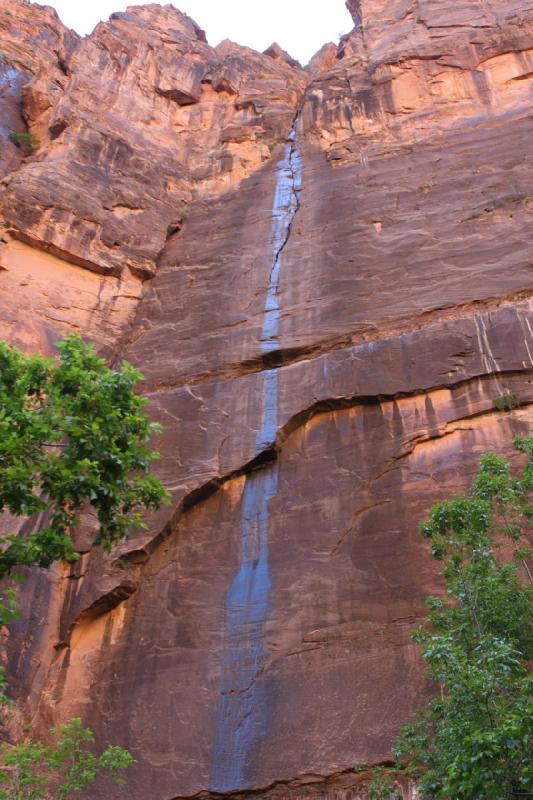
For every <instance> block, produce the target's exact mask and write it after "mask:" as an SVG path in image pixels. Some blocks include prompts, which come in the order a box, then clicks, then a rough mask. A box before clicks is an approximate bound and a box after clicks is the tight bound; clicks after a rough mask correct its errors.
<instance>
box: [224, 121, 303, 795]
mask: <svg viewBox="0 0 533 800" xmlns="http://www.w3.org/2000/svg"><path fill="white" fill-rule="evenodd" d="M298 117H299V113H297V114H296V116H295V118H294V120H293V123H292V126H291V129H290V132H289V136H288V139H287V144H286V145H285V149H284V152H283V156H282V158H281V160H280V161H279V163H278V166H277V170H276V189H275V193H274V202H273V208H272V248H273V259H272V269H271V272H270V277H269V282H268V288H267V296H266V301H265V310H264V320H263V331H262V336H261V350H262V352H263V353H272V352H273V351H275V350H278V349H279V320H280V304H279V285H280V277H281V268H282V254H283V250H284V249H285V247H286V245H287V243H288V241H289V238H290V235H291V227H292V223H293V221H294V217H295V215H296V213H297V211H298V208H299V205H300V201H299V192H300V189H301V184H302V164H301V156H300V153H299V151H298V146H297V125H298ZM262 407H263V410H262V419H261V428H260V430H259V433H258V435H257V441H256V450H257V453H261V452H262V451H264V450H265V449H266V448H268V447H272V446H273V444H274V443H275V441H276V433H277V422H278V370H277V369H271V370H267V371H266V372H265V374H264V377H263V398H262ZM277 489H278V465H277V463H275V462H274V463H273V464H270V465H269V466H267V467H266V468H264V469H261V470H258V471H254V472H252V473H250V475H247V476H246V483H245V487H244V494H243V498H242V511H241V523H240V535H241V550H240V558H239V569H238V571H237V574H236V575H235V577H234V579H233V581H232V583H231V586H230V587H229V589H228V591H227V593H226V596H225V601H224V623H223V631H224V642H223V653H222V678H221V692H220V697H219V701H218V705H217V711H216V729H215V741H214V749H213V756H212V764H211V777H210V787H211V789H212V790H213V791H217V792H231V791H234V790H236V789H244V788H247V787H248V786H250V785H251V780H250V777H249V767H250V762H251V758H252V757H253V753H254V750H255V748H256V746H257V745H258V744H259V742H260V741H261V740H262V738H263V737H264V736H265V734H266V730H267V725H268V707H269V698H268V696H267V691H268V690H267V686H266V684H265V683H264V682H263V681H258V680H256V677H257V675H258V673H259V672H260V671H261V670H262V668H263V666H264V663H265V660H266V656H267V653H266V648H265V641H264V628H265V623H266V619H267V616H268V611H269V600H270V589H271V580H270V570H269V563H268V528H269V504H270V501H271V500H272V499H273V498H274V497H275V496H276V493H277Z"/></svg>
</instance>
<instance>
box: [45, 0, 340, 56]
mask: <svg viewBox="0 0 533 800" xmlns="http://www.w3.org/2000/svg"><path fill="white" fill-rule="evenodd" d="M144 1H145V0H40V2H41V3H43V5H50V6H53V7H54V8H55V9H56V11H57V13H58V14H59V16H60V18H61V20H62V21H63V23H64V24H65V25H67V26H68V27H69V28H74V30H75V31H77V32H78V33H81V34H85V33H90V32H91V31H92V29H93V28H94V26H95V25H96V24H97V23H98V22H99V21H100V20H102V19H108V17H109V15H110V14H112V13H113V12H114V11H125V10H126V7H127V6H129V5H143V2H144ZM160 5H163V4H160ZM174 5H175V6H176V8H179V10H180V11H184V12H185V13H186V14H188V15H189V16H190V17H192V18H193V19H194V21H195V22H197V23H198V25H200V27H201V28H203V29H204V30H205V32H206V34H207V39H208V41H209V44H211V45H213V46H215V45H217V44H218V43H219V42H220V41H222V39H232V40H233V41H234V42H237V43H238V44H244V45H248V46H249V47H253V48H254V49H255V50H260V51H261V50H265V49H266V48H267V47H268V46H269V45H270V44H272V42H274V41H277V42H278V44H279V45H281V47H283V48H284V49H285V50H287V51H288V52H289V53H290V54H291V55H292V56H293V57H294V58H297V59H298V60H299V61H301V63H302V64H306V63H307V62H308V61H309V59H310V58H311V56H312V55H313V54H314V53H316V51H317V50H318V49H319V48H320V47H322V45H323V44H325V43H326V42H329V41H335V42H336V41H337V40H338V38H339V35H340V34H342V33H347V32H348V31H349V30H351V28H352V27H353V24H352V19H351V17H350V14H349V13H348V11H347V10H346V7H345V5H344V0H329V2H328V3H325V2H324V0H174Z"/></svg>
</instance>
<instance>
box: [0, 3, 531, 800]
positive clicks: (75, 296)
mask: <svg viewBox="0 0 533 800" xmlns="http://www.w3.org/2000/svg"><path fill="white" fill-rule="evenodd" d="M347 5H348V6H349V9H350V12H351V13H352V15H353V18H354V29H353V31H352V32H351V33H350V34H348V35H347V36H345V37H343V38H342V40H341V42H340V43H339V45H338V46H336V45H332V44H329V45H326V46H325V47H324V48H323V49H322V50H321V51H320V52H319V54H317V56H316V57H315V58H314V59H313V60H312V62H311V64H310V67H309V69H308V70H307V71H304V70H303V69H301V68H300V67H299V65H297V64H296V63H294V62H293V61H292V59H291V58H290V56H288V55H287V54H286V53H284V51H282V50H281V48H280V47H279V46H278V45H272V47H271V48H269V49H268V51H266V53H265V54H259V53H256V52H254V51H252V50H250V49H248V48H245V47H240V46H239V45H236V44H234V43H232V42H229V41H226V42H223V43H222V44H220V45H218V46H217V47H216V48H213V47H211V46H210V45H209V44H208V43H207V42H206V40H205V35H204V34H203V31H202V29H201V28H200V27H199V25H198V24H196V22H193V21H192V20H191V19H190V18H189V17H187V16H186V15H184V14H181V13H180V12H178V11H176V9H174V8H173V7H172V6H163V7H161V6H156V5H149V6H143V7H139V6H133V7H131V8H129V9H128V10H127V11H126V12H123V13H119V14H115V15H113V17H112V18H111V19H110V21H109V22H107V23H101V24H100V25H99V26H97V28H96V29H95V31H94V33H93V34H92V35H91V36H89V37H86V38H85V39H79V38H78V37H76V36H75V35H74V34H72V33H71V32H68V31H66V29H65V28H64V27H63V26H62V25H61V23H60V22H59V21H58V20H57V19H56V18H55V17H54V15H53V14H52V12H51V11H50V10H46V9H42V8H40V7H38V6H33V5H30V4H29V3H26V2H22V1H21V0H17V2H15V3H12V2H11V3H9V5H7V4H4V3H1V2H0V30H1V31H2V32H3V34H4V35H5V45H2V51H4V50H5V52H6V53H8V54H9V56H5V55H4V52H2V56H1V57H2V59H5V60H6V67H5V70H7V71H5V72H4V75H5V76H7V77H6V79H5V80H4V83H1V84H0V102H1V103H3V104H4V106H2V108H5V109H6V112H5V113H6V115H7V114H11V115H12V116H11V117H9V122H7V123H5V124H4V122H3V123H2V124H3V125H4V126H5V127H9V126H12V127H13V129H14V128H16V126H17V125H18V126H19V127H18V128H17V130H24V129H25V126H26V125H27V126H28V128H29V130H30V131H31V132H32V133H33V134H34V135H35V136H36V137H37V138H38V139H39V142H40V146H39V148H38V149H37V150H36V152H34V153H33V154H30V155H26V156H23V154H22V153H21V152H20V150H17V148H16V147H15V145H14V144H12V143H7V144H6V143H5V142H3V147H2V154H3V160H2V162H1V164H2V169H3V170H4V174H5V177H4V181H3V185H2V196H1V209H2V224H3V229H2V239H1V242H0V292H1V297H2V311H1V314H0V336H2V337H3V338H7V339H9V340H10V341H13V342H14V343H16V344H17V345H19V346H22V347H24V348H26V349H28V350H39V351H42V352H52V351H53V347H54V342H55V341H56V340H57V338H58V337H59V336H62V335H64V334H65V333H67V332H68V331H70V330H79V331H81V332H82V333H83V334H84V335H85V336H87V337H88V338H90V339H92V340H94V341H96V342H97V344H98V346H99V348H100V349H101V350H102V352H104V353H106V354H109V355H112V356H113V357H114V358H117V357H125V358H127V359H128V360H130V361H132V362H133V363H134V364H135V365H136V366H138V367H139V368H140V369H141V370H142V372H143V373H144V376H145V380H144V383H143V391H144V392H145V394H146V396H147V397H148V398H149V400H150V405H149V409H150V412H151V413H152V414H153V416H154V417H156V418H157V419H159V420H160V421H161V422H162V423H163V425H164V434H163V435H162V436H161V437H160V439H159V440H158V441H157V442H155V443H154V444H155V446H156V447H157V448H158V449H159V450H160V451H161V460H160V461H159V462H158V463H157V467H156V469H157V472H158V474H159V475H160V477H161V478H162V480H163V481H164V482H165V484H166V485H167V487H168V488H169V490H170V492H171V493H172V498H173V499H172V505H171V506H170V507H169V508H165V509H164V510H162V511H161V512H159V513H158V514H155V515H153V516H152V517H151V518H150V520H149V522H150V525H149V530H147V531H146V532H144V533H143V534H142V535H139V536H137V537H136V538H134V539H131V540H129V541H126V542H124V543H123V544H121V545H120V546H119V547H118V548H117V549H116V551H115V552H114V553H113V554H112V555H111V556H105V555H103V554H102V553H100V552H99V551H97V550H95V551H93V552H92V553H88V552H86V551H87V547H86V541H87V535H85V537H84V536H83V535H82V536H81V537H80V544H79V547H80V551H84V552H83V555H82V557H81V560H80V562H78V563H77V564H76V565H75V566H74V567H72V568H71V567H69V566H65V565H58V566H57V567H55V568H54V570H52V571H49V572H40V571H35V572H34V573H32V575H31V576H30V579H29V581H28V583H27V584H26V587H25V595H24V609H25V610H24V613H23V615H22V616H21V619H20V620H19V621H18V622H17V623H16V625H14V626H13V629H12V633H11V635H10V639H9V647H8V651H7V658H8V665H9V669H10V672H11V675H12V682H13V686H14V687H15V689H14V691H15V694H16V697H17V699H18V701H19V705H20V708H21V710H22V712H23V714H24V715H25V717H26V718H27V719H28V720H31V721H32V723H33V725H34V726H35V728H36V730H44V729H45V728H47V727H49V726H51V725H53V724H56V723H57V722H59V721H60V720H63V719H66V718H68V717H70V716H73V715H74V714H79V715H82V716H83V718H84V719H85V720H86V722H87V723H88V724H89V725H90V726H91V727H92V728H93V729H94V730H95V732H96V734H97V737H98V740H99V741H101V742H104V741H113V742H114V743H117V744H122V745H124V746H126V747H128V748H129V749H131V750H132V752H133V753H134V755H135V758H136V759H137V762H136V764H135V766H134V767H133V768H132V771H131V780H129V781H128V784H127V786H126V787H124V788H120V787H119V788H113V797H115V798H116V799H117V800H122V798H128V799H129V800H146V798H148V797H149V798H150V800H170V798H180V797H190V796H193V795H200V796H203V797H208V796H209V794H211V795H212V796H215V795H221V794H222V795H225V794H230V793H239V794H240V795H241V796H246V795H247V793H249V792H250V793H252V792H253V793H257V792H259V793H260V794H262V795H264V796H265V797H268V798H274V797H290V798H294V799H295V800H302V799H303V798H304V797H306V798H307V797H313V798H315V797H316V798H326V797H328V798H329V797H338V798H341V797H342V798H349V797H354V798H356V797H360V796H361V795H360V793H359V792H358V789H357V780H358V776H357V775H356V774H355V773H353V772H352V771H351V765H352V764H353V763H354V762H360V763H365V764H371V763H377V762H381V761H384V760H386V759H387V757H388V754H389V750H390V745H391V742H392V740H393V738H394V736H395V733H396V732H397V730H398V729H399V727H400V726H401V724H402V723H404V722H405V721H406V720H408V719H409V718H410V717H411V716H412V715H413V713H414V711H415V709H416V708H417V707H418V706H419V705H420V704H422V703H423V701H424V698H425V697H426V695H427V690H428V687H427V685H426V683H425V679H424V676H423V668H422V666H421V664H420V660H419V657H418V654H417V650H416V648H415V647H414V645H413V644H412V643H411V641H410V638H409V633H410V631H411V630H412V629H413V627H415V626H416V625H417V624H418V623H419V621H420V619H421V617H422V616H423V615H424V613H425V604H424V598H425V597H426V595H427V594H429V593H431V592H438V591H439V590H440V588H441V584H440V580H439V577H438V574H437V568H436V566H435V564H434V562H433V561H432V559H431V557H430V555H429V552H428V548H427V545H426V544H425V543H424V541H423V540H422V539H421V538H420V536H419V534H418V531H417V525H418V523H419V521H420V520H421V519H422V518H423V516H424V514H425V512H426V511H427V509H428V508H429V507H430V505H431V504H432V503H433V502H435V501H436V500H437V499H439V498H442V497H446V496H449V495H450V494H452V493H454V492H458V491H461V490H462V489H464V488H465V487H466V486H467V485H468V482H469V480H470V479H471V477H472V475H473V473H474V471H475V469H476V463H477V460H478V458H479V455H480V453H481V452H483V451H484V450H485V449H487V448H495V449H497V450H498V451H499V452H502V453H506V454H511V452H512V445H511V442H512V438H513V435H514V434H516V433H520V432H525V431H527V430H528V427H529V425H530V424H531V419H532V414H531V403H532V402H533V396H532V395H533V388H532V384H531V377H532V369H533V336H532V329H531V317H532V313H531V312H532V309H531V300H530V298H531V286H532V278H531V274H532V273H531V253H532V241H531V240H532V235H531V230H532V226H531V205H532V196H531V183H532V172H533V162H532V160H531V156H530V142H531V135H532V123H531V120H530V108H531V77H532V74H533V69H532V68H531V57H530V51H531V49H533V35H532V33H533V8H532V7H531V6H530V4H528V3H527V2H526V0H522V1H521V2H520V0H494V2H487V1H485V2H474V0H469V2H466V0H465V2H462V1H461V2H458V1H457V0H455V1H454V2H451V0H450V2H445V1H443V0H439V2H436V0H435V2H433V1H432V0H420V1H419V2H417V3H414V2H411V1H410V0H394V2H389V1H388V2H384V0H383V2H382V1H381V0H353V2H352V1H351V0H350V2H349V3H348V4H347ZM15 9H16V10H17V17H18V18H20V20H21V21H23V24H22V22H21V24H20V27H19V28H17V29H15V33H16V35H15V33H13V19H12V17H11V16H10V15H11V14H14V13H15ZM30 11H31V12H32V13H34V15H35V16H34V17H32V16H31V14H30ZM324 13H327V9H325V12H324ZM39 15H40V16H39ZM199 22H200V23H201V22H202V20H200V21H199ZM43 30H44V31H46V37H45V39H43V38H42V31H43ZM34 42H35V43H36V44H35V45H34V44H33V43H34ZM43 42H44V44H43ZM45 45H46V46H45ZM28 54H31V55H32V58H33V59H34V61H32V66H31V68H30V67H29V66H24V65H22V66H21V65H20V62H19V61H17V60H16V59H21V58H22V59H25V58H26V57H28ZM2 63H4V62H3V61H2ZM28 63H29V62H28ZM10 70H14V71H15V72H16V75H15V73H14V72H13V71H10ZM17 115H18V116H17ZM5 119H8V117H7V116H6V117H5ZM8 132H9V131H8ZM8 132H7V133H8ZM7 133H6V131H5V130H4V128H2V137H3V140H5V139H6V136H7ZM4 144H5V147H6V149H5V150H4ZM8 146H9V149H7V148H8ZM507 393H513V394H516V395H517V396H518V398H519V401H520V405H519V408H517V409H515V410H514V411H512V412H499V411H496V410H495V408H494V405H493V400H494V398H495V397H497V396H499V395H502V394H507ZM82 534H83V531H82ZM84 543H85V546H84ZM406 792H407V789H406ZM406 796H407V795H406ZM91 797H94V798H100V797H101V798H107V797H109V786H106V785H103V784H102V785H101V786H100V787H99V788H98V789H97V790H95V792H93V793H92V794H91Z"/></svg>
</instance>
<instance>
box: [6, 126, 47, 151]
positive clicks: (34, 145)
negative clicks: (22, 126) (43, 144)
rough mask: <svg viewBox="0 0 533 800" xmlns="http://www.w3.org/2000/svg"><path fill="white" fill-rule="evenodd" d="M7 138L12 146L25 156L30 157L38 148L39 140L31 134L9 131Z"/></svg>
mask: <svg viewBox="0 0 533 800" xmlns="http://www.w3.org/2000/svg"><path fill="white" fill-rule="evenodd" d="M9 138H10V140H11V141H12V142H13V144H15V145H16V146H17V147H18V148H20V150H22V152H23V153H24V155H25V156H30V155H32V154H33V153H35V152H36V151H37V150H38V149H39V146H40V142H39V139H38V138H37V137H36V136H34V134H33V133H27V132H26V131H11V133H10V134H9Z"/></svg>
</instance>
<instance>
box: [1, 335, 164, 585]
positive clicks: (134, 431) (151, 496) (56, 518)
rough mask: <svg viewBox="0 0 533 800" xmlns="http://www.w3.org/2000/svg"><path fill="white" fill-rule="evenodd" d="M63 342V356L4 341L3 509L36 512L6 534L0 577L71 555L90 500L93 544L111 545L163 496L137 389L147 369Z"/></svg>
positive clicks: (152, 428) (152, 427)
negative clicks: (27, 524)
mask: <svg viewBox="0 0 533 800" xmlns="http://www.w3.org/2000/svg"><path fill="white" fill-rule="evenodd" d="M58 349H59V363H57V362H55V361H53V360H49V359H45V358H42V357H40V356H35V355H32V356H28V355H24V354H23V353H20V352H19V351H18V350H16V349H15V348H12V347H9V346H8V345H7V344H5V342H0V510H7V511H9V512H10V513H11V514H13V515H15V516H26V517H33V519H34V520H37V523H36V524H35V525H34V527H35V530H34V531H33V532H31V533H30V534H29V535H19V534H13V535H7V536H4V537H2V538H0V550H1V552H0V578H1V577H5V576H6V575H9V574H10V573H11V572H12V570H13V569H14V568H15V567H19V566H33V565H36V566H40V567H48V566H50V564H52V562H53V561H56V560H58V559H64V560H72V559H75V558H76V553H75V551H74V548H73V543H72V539H71V532H72V530H73V528H74V527H75V526H76V525H78V524H79V520H80V515H81V513H82V511H83V510H85V509H87V508H89V507H92V509H93V511H94V512H95V514H96V516H97V519H98V524H99V528H98V532H97V535H96V537H95V544H100V545H102V546H103V547H104V548H106V549H110V548H111V546H112V545H113V544H114V543H116V542H117V541H118V540H119V539H121V538H122V537H124V536H125V535H126V534H127V532H128V531H129V530H131V529H135V528H137V529H138V528H142V527H144V523H143V518H142V511H143V510H146V509H156V508H158V507H159V505H160V504H161V502H162V501H165V500H166V497H167V494H166V492H165V490H164V488H163V486H162V485H161V483H160V481H159V480H157V478H155V477H154V476H153V475H151V474H150V473H149V467H150V462H151V461H152V460H153V459H154V458H156V457H157V454H156V453H155V452H153V451H152V450H150V449H149V447H148V442H149V440H150V438H151V437H152V435H153V434H154V433H157V432H159V431H160V427H159V426H158V425H157V424H156V423H153V422H150V421H149V419H148V418H147V416H146V414H145V413H144V406H145V404H146V400H144V399H143V398H141V397H139V396H138V395H137V394H136V393H135V391H134V387H135V385H136V383H137V382H138V381H139V380H140V379H141V378H142V376H141V374H140V373H139V372H137V371H136V370H135V369H134V368H133V367H132V366H131V365H130V364H128V363H127V362H124V363H123V364H122V366H121V368H120V369H110V368H109V367H108V366H107V364H106V362H105V361H104V360H103V359H101V358H98V357H97V356H96V354H95V352H94V350H93V348H92V346H91V345H88V344H85V343H84V342H83V341H82V339H81V338H80V337H79V336H75V335H74V336H69V337H68V338H66V339H65V340H63V341H62V342H60V343H59V345H58ZM37 515H39V516H37Z"/></svg>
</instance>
